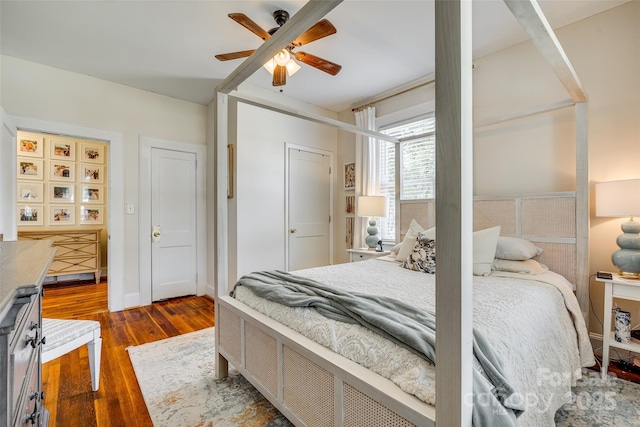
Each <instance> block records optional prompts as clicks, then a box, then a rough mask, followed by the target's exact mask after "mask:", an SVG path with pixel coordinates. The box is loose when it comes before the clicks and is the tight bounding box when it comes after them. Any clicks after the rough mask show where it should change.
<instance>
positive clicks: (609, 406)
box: [127, 328, 640, 427]
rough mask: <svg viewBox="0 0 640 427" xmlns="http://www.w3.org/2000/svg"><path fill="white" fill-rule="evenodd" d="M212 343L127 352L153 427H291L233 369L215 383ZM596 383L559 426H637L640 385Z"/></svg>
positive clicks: (576, 391) (179, 340)
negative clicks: (227, 375)
mask: <svg viewBox="0 0 640 427" xmlns="http://www.w3.org/2000/svg"><path fill="white" fill-rule="evenodd" d="M214 340H215V334H214V328H207V329H203V330H201V331H197V332H192V333H189V334H184V335H179V336H176V337H173V338H168V339H165V340H161V341H156V342H152V343H149V344H144V345H141V346H136V347H129V348H128V349H127V350H128V351H129V357H130V358H131V363H132V364H133V368H134V370H135V373H136V377H137V379H138V383H139V384H140V389H141V390H142V394H143V396H144V401H145V403H146V405H147V409H148V410H149V415H150V416H151V420H152V421H153V425H154V426H155V427H263V426H264V427H285V426H286V427H290V426H292V424H291V423H290V422H289V421H288V420H287V419H286V418H285V417H284V416H283V415H282V414H281V413H280V412H278V410H277V409H275V408H274V407H273V405H271V403H270V402H269V401H268V400H267V399H265V398H264V397H262V395H261V394H260V393H259V392H258V391H257V390H256V389H255V388H254V387H253V386H252V385H251V383H249V382H248V381H247V380H245V379H244V377H242V375H240V374H239V373H238V372H237V371H236V370H234V369H233V368H230V369H229V377H227V378H225V379H223V380H216V379H215V376H214V371H215V364H214ZM599 377H600V374H599V373H597V372H593V371H586V375H585V377H584V378H583V379H582V380H581V381H579V383H578V385H577V386H576V387H574V388H573V398H574V399H573V401H572V402H571V403H568V404H566V405H564V406H563V407H562V408H561V409H560V410H559V411H558V412H557V413H556V417H555V422H556V425H557V426H562V427H585V426H616V427H621V426H640V403H639V402H640V385H638V384H634V383H631V382H629V381H624V380H620V379H616V378H610V379H609V380H608V381H606V382H602V381H601V380H600V379H599ZM380 427H384V426H380Z"/></svg>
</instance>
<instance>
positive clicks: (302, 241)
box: [287, 148, 331, 271]
mask: <svg viewBox="0 0 640 427" xmlns="http://www.w3.org/2000/svg"><path fill="white" fill-rule="evenodd" d="M288 153H289V159H288V160H289V177H288V181H289V199H288V200H289V215H288V218H289V224H288V229H287V235H288V239H289V245H288V246H289V251H288V253H289V255H288V256H289V259H288V266H289V270H290V271H293V270H300V269H303V268H310V267H319V266H322V265H329V263H330V261H331V256H330V255H331V247H330V244H331V238H330V229H331V217H330V215H331V169H330V168H331V158H330V157H329V156H328V155H326V154H321V153H316V152H310V151H304V150H301V149H298V148H289V149H288Z"/></svg>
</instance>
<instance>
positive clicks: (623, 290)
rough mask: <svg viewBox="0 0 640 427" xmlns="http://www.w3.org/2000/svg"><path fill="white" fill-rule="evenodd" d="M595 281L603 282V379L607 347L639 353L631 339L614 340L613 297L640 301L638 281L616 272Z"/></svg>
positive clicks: (639, 282) (638, 346)
mask: <svg viewBox="0 0 640 427" xmlns="http://www.w3.org/2000/svg"><path fill="white" fill-rule="evenodd" d="M596 281H598V282H603V283H604V319H603V327H602V368H601V370H600V371H601V372H602V379H603V380H604V379H606V378H607V367H608V366H609V347H615V348H619V349H622V350H627V351H633V352H635V353H640V344H637V343H635V342H633V340H632V341H631V343H629V344H624V343H621V342H618V341H616V340H615V336H614V334H615V333H614V332H612V331H611V309H612V304H613V298H622V299H626V300H633V301H640V281H638V280H633V279H631V280H628V279H623V278H621V277H620V276H619V275H617V274H614V275H613V277H612V278H611V279H600V278H596ZM632 322H633V321H632ZM636 322H637V319H636Z"/></svg>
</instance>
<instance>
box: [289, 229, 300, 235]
mask: <svg viewBox="0 0 640 427" xmlns="http://www.w3.org/2000/svg"><path fill="white" fill-rule="evenodd" d="M297 232H298V230H296V229H295V228H292V229H290V230H289V233H291V234H293V233H297Z"/></svg>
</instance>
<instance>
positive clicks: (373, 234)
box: [364, 218, 380, 251]
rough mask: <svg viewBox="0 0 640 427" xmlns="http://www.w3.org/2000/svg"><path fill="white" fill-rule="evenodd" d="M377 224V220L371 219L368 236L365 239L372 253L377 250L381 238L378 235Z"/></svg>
mask: <svg viewBox="0 0 640 427" xmlns="http://www.w3.org/2000/svg"><path fill="white" fill-rule="evenodd" d="M376 224H377V221H376V219H375V218H371V219H369V226H368V227H367V234H368V236H367V237H365V239H364V241H365V243H366V244H367V247H368V248H369V250H370V251H375V250H376V246H378V240H380V236H379V235H378V227H376Z"/></svg>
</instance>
